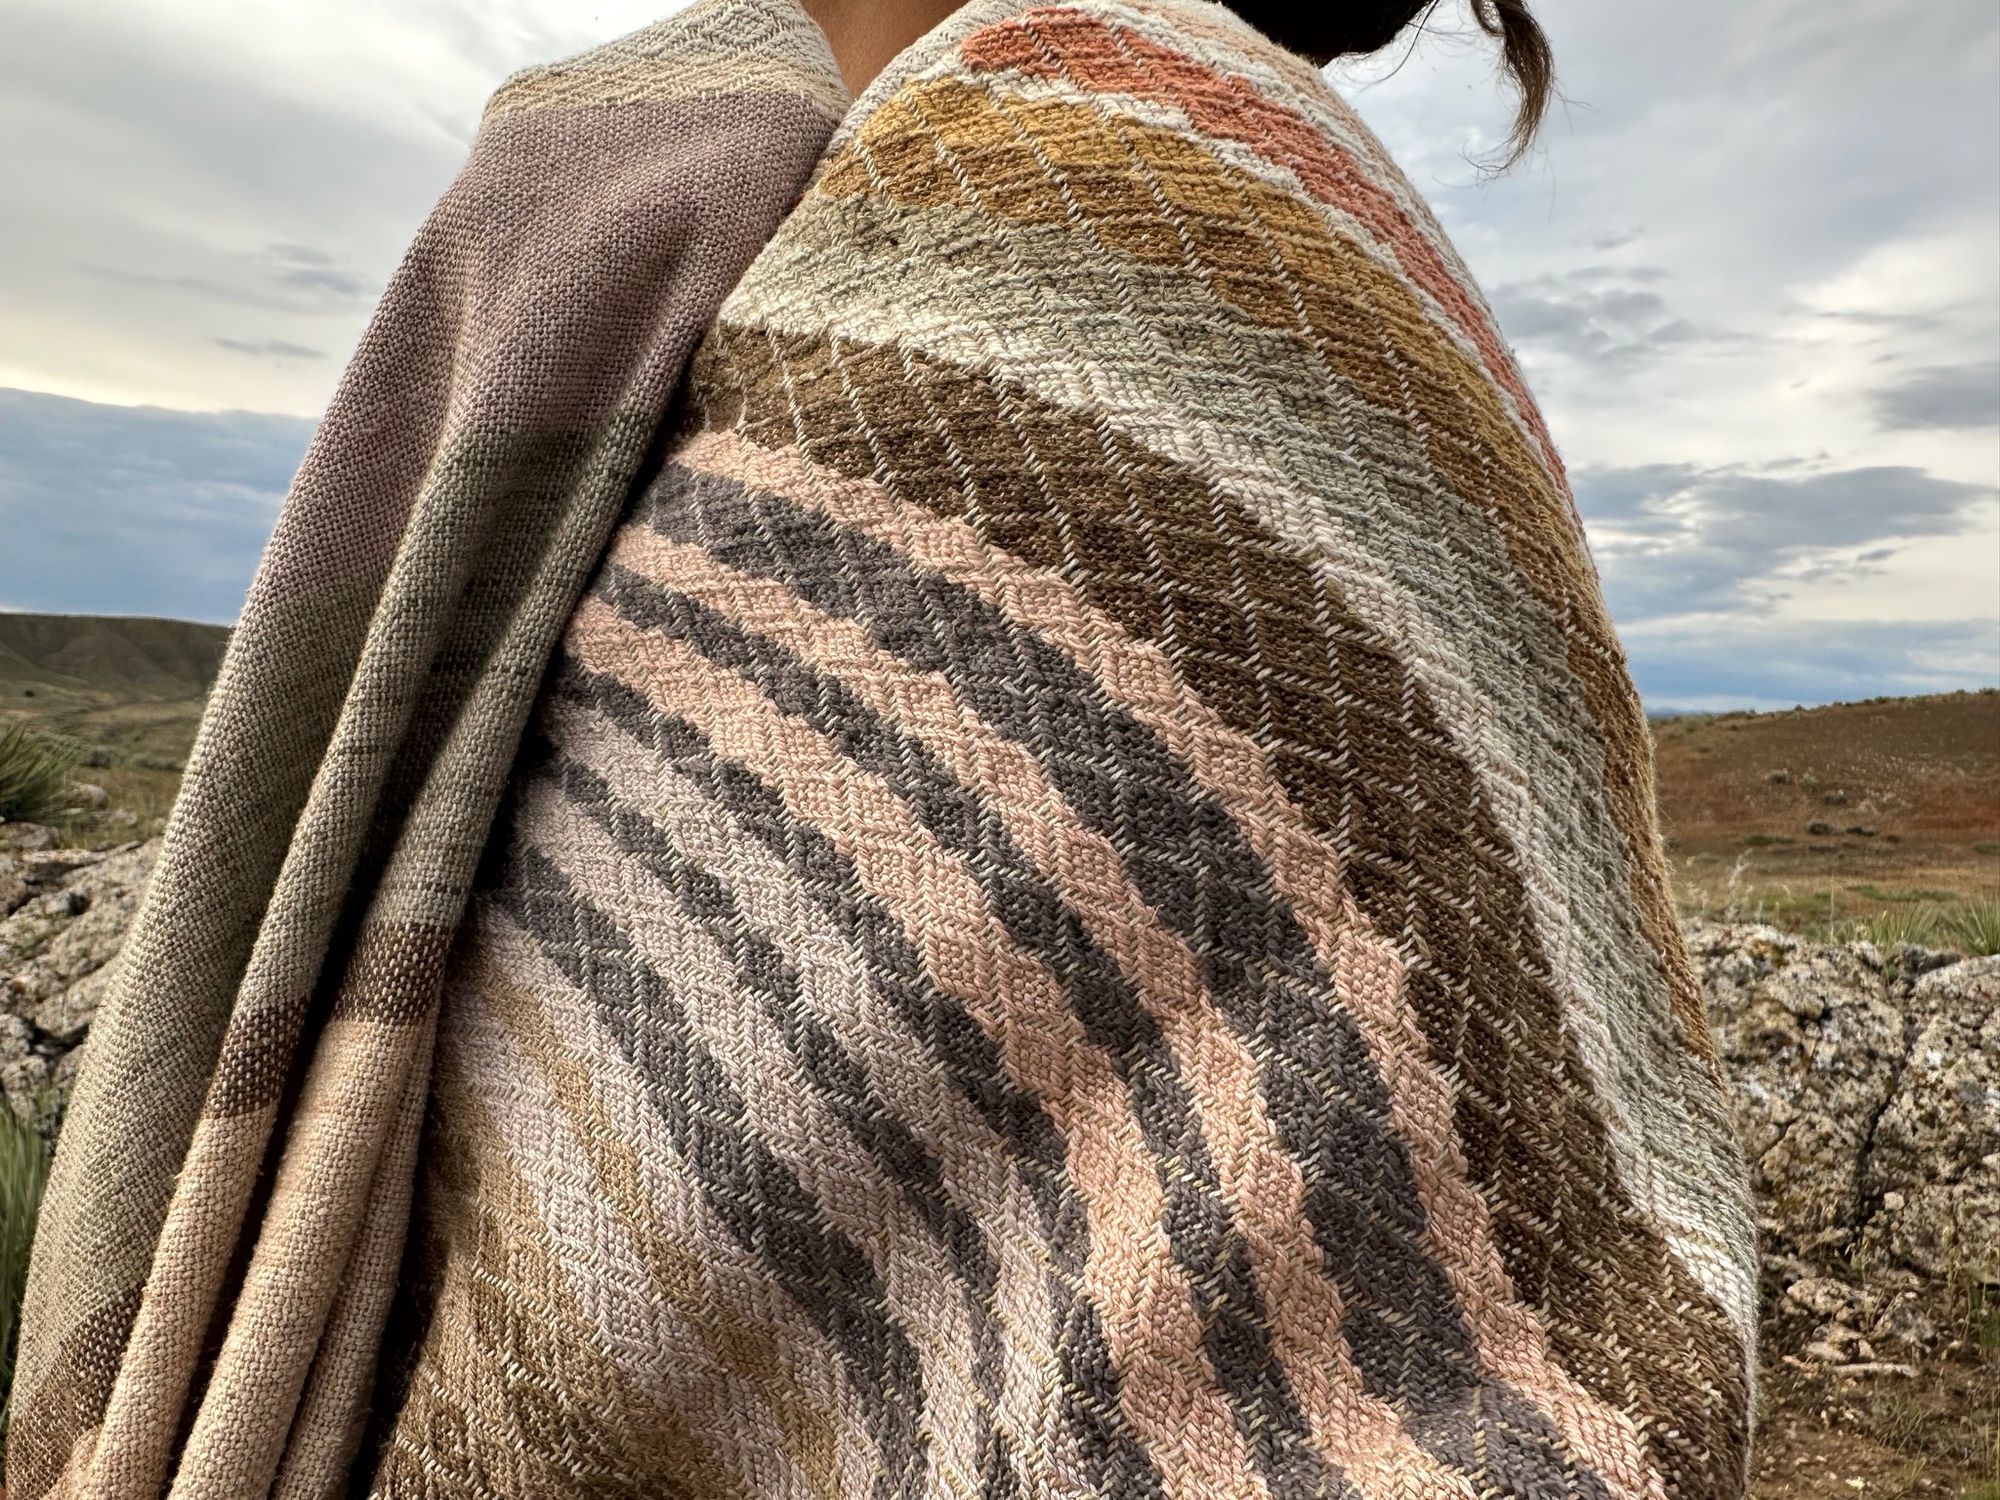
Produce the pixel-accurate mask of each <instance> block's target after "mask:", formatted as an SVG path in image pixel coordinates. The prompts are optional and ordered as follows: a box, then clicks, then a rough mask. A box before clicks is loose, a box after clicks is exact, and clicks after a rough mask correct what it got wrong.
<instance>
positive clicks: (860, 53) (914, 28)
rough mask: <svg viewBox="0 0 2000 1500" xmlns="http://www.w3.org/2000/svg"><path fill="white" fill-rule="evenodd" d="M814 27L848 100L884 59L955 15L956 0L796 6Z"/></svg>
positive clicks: (807, 0)
mask: <svg viewBox="0 0 2000 1500" xmlns="http://www.w3.org/2000/svg"><path fill="white" fill-rule="evenodd" d="M800 4H801V5H802V6H803V7H804V8H805V12H806V14H807V15H809V16H811V17H812V18H813V19H814V20H815V21H817V22H818V23H819V29H820V30H821V31H824V32H825V33H826V39H827V42H828V44H829V45H830V46H832V48H833V60H834V61H835V62H836V63H838V64H840V76H841V78H842V79H843V80H845V82H846V84H847V91H848V92H849V93H850V94H859V93H860V92H861V91H862V90H863V89H865V88H867V87H868V85H869V83H870V82H872V81H873V80H874V77H875V75H876V74H877V73H879V72H881V71H882V69H883V68H884V67H886V66H887V65H888V62H889V59H890V58H892V57H894V56H895V55H896V54H897V53H898V52H901V51H902V50H903V49H904V48H905V47H907V46H909V45H910V43H912V42H914V41H915V40H916V39H917V38H918V37H920V36H922V35H923V34H924V33H925V32H927V31H929V30H930V29H931V28H932V27H933V26H935V25H937V23H938V22H940V21H942V20H943V19H944V18H945V17H946V16H948V15H950V14H951V13H952V12H953V11H955V10H957V9H958V6H959V0H800Z"/></svg>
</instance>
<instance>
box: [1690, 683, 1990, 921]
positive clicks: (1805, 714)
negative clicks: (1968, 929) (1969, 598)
mask: <svg viewBox="0 0 2000 1500" xmlns="http://www.w3.org/2000/svg"><path fill="white" fill-rule="evenodd" d="M1653 738H1654V743H1655V745H1656V746H1657V747H1658V749H1657V764H1658V768H1659V798H1660V816H1661V821H1662V823H1663V825H1664V827H1665V830H1666V833H1667V838H1668V852H1669V854H1670V855H1671V856H1672V857H1673V860H1674V864H1675V873H1676V876H1677V879H1678V884H1679V887H1680V890H1681V894H1682V897H1683V901H1684V903H1685V904H1688V905H1689V906H1691V907H1694V908H1697V909H1703V910H1715V909H1719V908H1722V907H1724V906H1728V905H1732V904H1733V905H1735V906H1736V907H1737V908H1738V909H1739V910H1740V911H1742V912H1744V913H1745V914H1749V915H1757V914H1760V913H1761V914H1762V915H1764V916H1766V917H1767V918H1774V919H1776V920H1779V921H1782V922H1784V923H1786V924H1787V925H1797V924H1800V923H1804V922H1807V921H1810V920H1818V921H1825V920H1828V919H1829V918H1835V919H1837V918H1840V917H1844V916H1850V915H1854V914H1857V913H1860V912H1864V911H1868V910H1871V909H1873V910H1880V909H1881V908H1882V907H1883V906H1884V904H1885V903H1887V904H1889V905H1896V904H1904V903H1921V902H1931V901H1940V900H1944V899H1946V898H1948V897H1960V896H1967V895H1977V894H1981V893H1985V894H1990V893H1992V892H1994V891H1995V890H2000V692H1995V691H1993V690H1991V689H1988V690H1986V691H1984V692H1976V693H1943V694H1939V695H1937V696H1934V697H1924V698H1878V699H1873V700H1871V701H1868V702H1865V703H1834V704H1828V705H1826V706H1825V707H1821V708H1799V709H1790V710H1786V711H1784V712H1781V713H1762V714H1758V713H1738V714H1700V715H1688V716H1686V717H1680V718H1663V719H1659V720H1656V721H1655V722H1654V725H1653ZM1732 874H1733V884H1732Z"/></svg>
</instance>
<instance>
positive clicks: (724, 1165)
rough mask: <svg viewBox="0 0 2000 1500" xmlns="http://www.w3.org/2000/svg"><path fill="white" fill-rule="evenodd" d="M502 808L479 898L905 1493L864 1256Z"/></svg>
mask: <svg viewBox="0 0 2000 1500" xmlns="http://www.w3.org/2000/svg"><path fill="white" fill-rule="evenodd" d="M517 811H518V808H517V806H516V804H514V803H513V802H512V801H510V803H509V805H508V807H507V809H506V812H505V813H504V815H503V818H502V821H501V824H500V825H499V826H498V828H497V829H496V835H497V837H496V844H498V845H499V846H501V847H504V848H506V849H507V850H508V852H507V854H506V856H505V875H504V878H503V879H502V880H501V881H500V882H499V883H498V884H497V885H496V887H495V888H494V890H493V891H492V894H491V899H492V900H493V901H494V902H495V903H496V904H497V905H498V906H499V908H500V909H501V910H503V911H505V912H507V914H508V915H509V916H511V917H513V918H514V920H515V921H516V922H517V923H518V924H519V925H520V926H521V928H522V929H523V930H524V931H526V932H527V933H529V934H530V935H531V936H533V937H534V938H535V940H536V941H537V942H538V943H539V944H540V945H541V948H542V951H543V953H544V954H545V955H546V956H547V957H548V960H549V961H550V963H552V964H553V965H555V967H556V968H557V969H558V970H560V971H561V972H562V973H563V974H564V975H565V976H566V977H567V978H568V979H569V980H570V982H571V983H573V984H574V985H576V987H577V988H578V989H579V990H580V991H582V992H583V993H584V994H585V995H586V996H588V997H589V999H590V1001H591V1003H592V1005H594V1006H595V1007H596V1009H597V1013H598V1015H599V1016H600V1017H601V1018H602V1020H603V1022H604V1027H605V1031H606V1033H607V1034H608V1035H609V1036H611V1037H612V1038H613V1039H614V1040H615V1041H616V1042H617V1044H618V1046H619V1048H620V1049H621V1050H622V1051H623V1053H624V1054H625V1057H626V1059H627V1060H628V1061H629V1062H630V1063H631V1064H632V1066H633V1067H634V1068H635V1069H636V1070H637V1072H638V1073H639V1075H640V1076H641V1077H642V1078H644V1079H645V1082H646V1091H647V1096H648V1098H649V1099H650V1101H651V1102H652V1105H653V1107H654V1108H655V1109H656V1110H657V1111H658V1112H659V1114H660V1118H661V1119H662V1120H663V1121H664V1122H665V1124H666V1126H667V1128H668V1130H669V1131H670V1132H671V1134H672V1136H673V1139H674V1144H675V1146H676V1147H677V1148H678V1149H679V1150H680V1151H681V1152H682V1153H683V1154H684V1155H685V1157H686V1159H687V1161H688V1164H689V1166H690V1168H691V1169H692V1170H693V1172H694V1173H695V1175H696V1177H697V1178H698V1180H699V1181H700V1183H701V1186H702V1189H703V1192H704V1195H705V1196H706V1197H707V1198H708V1201H709V1203H710V1205H711V1206H712V1207H713V1208H714V1210H715V1213H716V1216H717V1217H718V1218H720V1219H721V1220H722V1222H723V1223H724V1224H725V1225H727V1226H728V1228H729V1231H730V1233H731V1234H733V1235H734V1236H735V1237H736V1239H737V1241H738V1243H740V1244H742V1245H743V1246H744V1247H745V1248H746V1249H749V1250H751V1251H753V1252H755V1253H756V1254H758V1255H759V1256H760V1257H761V1258H762V1260H763V1263H764V1264H765V1265H766V1266H767V1267H768V1268H769V1270H770V1273H771V1276H772V1279H773V1280H774V1281H775V1282H776V1284H777V1285H778V1286H780V1287H781V1288H783V1289H784V1291H785V1292H787V1293H788V1294H789V1295H790V1296H791V1297H792V1299H793V1300H794V1301H795V1302H797V1304H798V1305H799V1306H800V1307H801V1308H802V1309H803V1310H804V1311H805V1313H806V1315H807V1317H809V1318H810V1319H811V1320H812V1322H813V1324H814V1326H815V1327H817V1328H818V1329H819V1330H820V1332H821V1333H822V1334H823V1335H824V1336H825V1337H826V1338H827V1340H828V1341H829V1342H831V1343H832V1344H833V1345H834V1347H835V1348H837V1349H838V1350H840V1352H841V1356H842V1358H843V1360H844V1361H845V1362H846V1364H847V1366H848V1368H849V1370H850V1371H851V1373H852V1375H853V1378H854V1381H855V1384H856V1386H857V1387H858V1388H859V1389H860V1390H861V1392H862V1393H863V1394H864V1396H865V1397H867V1398H868V1416H869V1423H870V1428H871V1431H872V1433H873V1435H874V1437H875V1441H876V1444H877V1446H878V1448H879V1449H880V1452H881V1457H882V1474H881V1481H880V1483H879V1484H878V1486H877V1494H878V1495H881V1496H886V1495H900V1496H914V1495H915V1494H916V1493H917V1491H918V1489H919V1488H920V1487H921V1485H922V1482H923V1476H924V1461H923V1453H924V1446H925V1442H926V1439H925V1437H924V1435H923V1433H922V1429H921V1423H920V1418H921V1416H922V1413H923V1409H924V1393H923V1376H922V1372H921V1370H920V1369H919V1367H918V1361H917V1356H916V1352H915V1351H914V1350H913V1349H912V1348H911V1347H910V1344H909V1341H908V1340H907V1339H906V1338H905V1337H904V1336H903V1334H902V1332H901V1331H900V1330H899V1329H897V1328H896V1327H895V1326H894V1324H892V1323H891V1322H890V1320H889V1318H888V1316H887V1313H886V1311H885V1308H884V1299H883V1292H882V1287H881V1284H880V1282H879V1281H878V1280H877V1279H876V1276H875V1272H874V1268H873V1267H871V1266H870V1265H869V1263H868V1259H867V1257H866V1256H864V1255H863V1254H862V1253H861V1252H860V1251H859V1250H858V1249H856V1248H855V1246H854V1245H853V1243H852V1242H851V1241H849V1240H848V1239H847V1237H846V1236H845V1235H843V1234H841V1233H839V1232H838V1231H837V1230H835V1229H833V1228H831V1227H830V1226H829V1225H828V1224H827V1223H826V1221H825V1219H824V1218H823V1217H822V1216H821V1215H820V1213H819V1210H818V1206H817V1205H816V1204H815V1203H814V1201H813V1200H812V1198H811V1197H810V1196H809V1195H808V1194H807V1193H806V1192H805V1191H804V1189H802V1188H801V1187H800V1186H799V1183H798V1179H797V1178H796V1177H794V1176H793V1175H792V1173H791V1171H790V1169H789V1168H787V1167H786V1166H785V1165H784V1163H782V1162H780V1161H779V1160H778V1159H777V1158H776V1157H775V1156H773V1155H772V1154H771V1152H770V1150H769V1149H768V1148H767V1147H766V1146H765V1145H764V1143H763V1142H762V1141H761V1140H759V1139H758V1138H757V1137H756V1136H755V1135H753V1134H751V1133H750V1132H749V1131H747V1130H746V1129H745V1128H744V1127H743V1115H744V1103H743V1100H742V1098H741V1096H740V1095H739V1094H738V1093H737V1092H736V1090H735V1088H734V1087H733V1086H732V1085H731V1084H730V1082H729V1079H728V1077H727V1075H726V1074H725V1073H724V1072H723V1070H722V1069H721V1067H720V1066H718V1065H717V1063H716V1062H715V1060H714V1058H712V1057H711V1056H710V1055H709V1053H708V1051H707V1049H706V1048H705V1047H703V1046H702V1045H701V1043H700V1041H699V1040H698V1039H697V1038H696V1037H695V1036H694V1034H693V1032H692V1031H691V1029H690V1028H689V1026H688V1023H687V1017H686V1016H685V1014H684V1013H683V1012H682V1010H681V1007H680V1003H679V1001H678V999H677V997H676V991H675V986H674V985H673V984H672V983H671V982H670V981H669V980H667V979H665V978H663V977H662V976H661V975H659V974H657V973H655V972H654V971H653V969H652V968H651V967H650V966H649V965H648V964H647V963H645V962H644V960H643V959H642V958H641V957H640V955H639V953H638V951H637V949H636V947H635V946H634V944H633V943H632V941H631V939H630V938H629V937H628V936H627V934H626V933H624V932H623V931H621V930H620V929H619V927H618V926H617V924H616V923H615V922H614V921H613V920H612V919H611V917H610V916H609V915H607V914H606V913H605V912H604V911H603V910H602V909H601V908H599V907H598V906H597V905H596V904H595V903H594V902H593V901H591V900H590V898H589V897H588V896H587V895H586V894H585V893H584V892H583V891H581V890H579V889H578V888H577V887H576V885H575V884H574V883H573V882H572V881H571V880H570V879H569V878H568V877H567V876H566V875H564V874H563V872H562V871H561V870H559V869H557V868H556V866H555V865H554V864H553V863H552V862H551V861H550V860H549V859H548V858H547V857H546V856H545V855H543V854H542V853H541V852H540V851H538V850H536V849H535V848H533V847H532V846H530V845H528V844H526V843H525V842H521V841H517V840H516V839H515V837H514V827H513V824H514V818H515V816H516V813H517Z"/></svg>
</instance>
